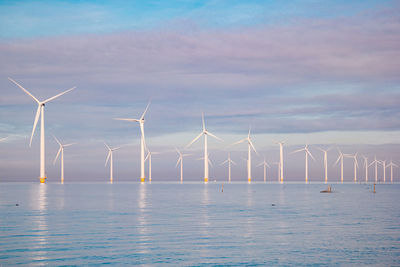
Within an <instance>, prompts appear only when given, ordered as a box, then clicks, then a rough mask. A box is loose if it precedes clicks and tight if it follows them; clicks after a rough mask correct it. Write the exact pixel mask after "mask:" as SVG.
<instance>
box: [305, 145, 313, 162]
mask: <svg viewBox="0 0 400 267" xmlns="http://www.w3.org/2000/svg"><path fill="white" fill-rule="evenodd" d="M306 151H307V153H308V155H310V157H311V158H312V159H313V160H314V161H315V158H314V156H313V155H312V154H311V152H310V150H308V148H307V150H306Z"/></svg>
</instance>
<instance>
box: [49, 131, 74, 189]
mask: <svg viewBox="0 0 400 267" xmlns="http://www.w3.org/2000/svg"><path fill="white" fill-rule="evenodd" d="M53 137H54V139H55V140H56V142H57V143H58V145H59V146H60V149H59V150H58V152H57V155H56V157H55V158H54V161H53V165H54V164H55V163H56V160H57V158H58V156H59V155H60V153H61V159H60V160H61V183H62V184H63V183H64V147H67V146H72V145H74V144H75V143H70V144H66V145H63V144H61V142H60V141H59V140H58V139H57V138H56V137H55V136H54V135H53Z"/></svg>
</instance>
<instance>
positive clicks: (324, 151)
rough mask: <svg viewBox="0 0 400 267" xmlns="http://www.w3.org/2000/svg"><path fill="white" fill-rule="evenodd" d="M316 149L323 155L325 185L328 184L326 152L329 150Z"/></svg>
mask: <svg viewBox="0 0 400 267" xmlns="http://www.w3.org/2000/svg"><path fill="white" fill-rule="evenodd" d="M318 149H319V150H320V151H322V152H323V153H324V170H325V183H328V151H329V150H331V148H328V149H326V150H324V149H322V148H318Z"/></svg>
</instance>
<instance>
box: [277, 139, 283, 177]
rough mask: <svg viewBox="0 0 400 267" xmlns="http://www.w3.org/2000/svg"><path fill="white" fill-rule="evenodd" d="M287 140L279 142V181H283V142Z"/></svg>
mask: <svg viewBox="0 0 400 267" xmlns="http://www.w3.org/2000/svg"><path fill="white" fill-rule="evenodd" d="M284 143H285V141H281V142H277V144H279V166H278V168H279V177H278V178H279V182H280V183H283V144H284Z"/></svg>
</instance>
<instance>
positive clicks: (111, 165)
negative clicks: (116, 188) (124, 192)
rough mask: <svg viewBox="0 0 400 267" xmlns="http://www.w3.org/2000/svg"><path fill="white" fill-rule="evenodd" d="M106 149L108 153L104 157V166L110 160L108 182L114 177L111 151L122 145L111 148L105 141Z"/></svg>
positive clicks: (111, 181)
mask: <svg viewBox="0 0 400 267" xmlns="http://www.w3.org/2000/svg"><path fill="white" fill-rule="evenodd" d="M104 144H105V145H106V147H107V149H108V154H107V158H106V163H105V164H104V166H107V162H108V160H110V183H113V180H114V177H113V151H115V150H118V149H120V148H121V147H122V146H119V147H115V148H111V147H109V146H108V145H107V144H106V143H104Z"/></svg>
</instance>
